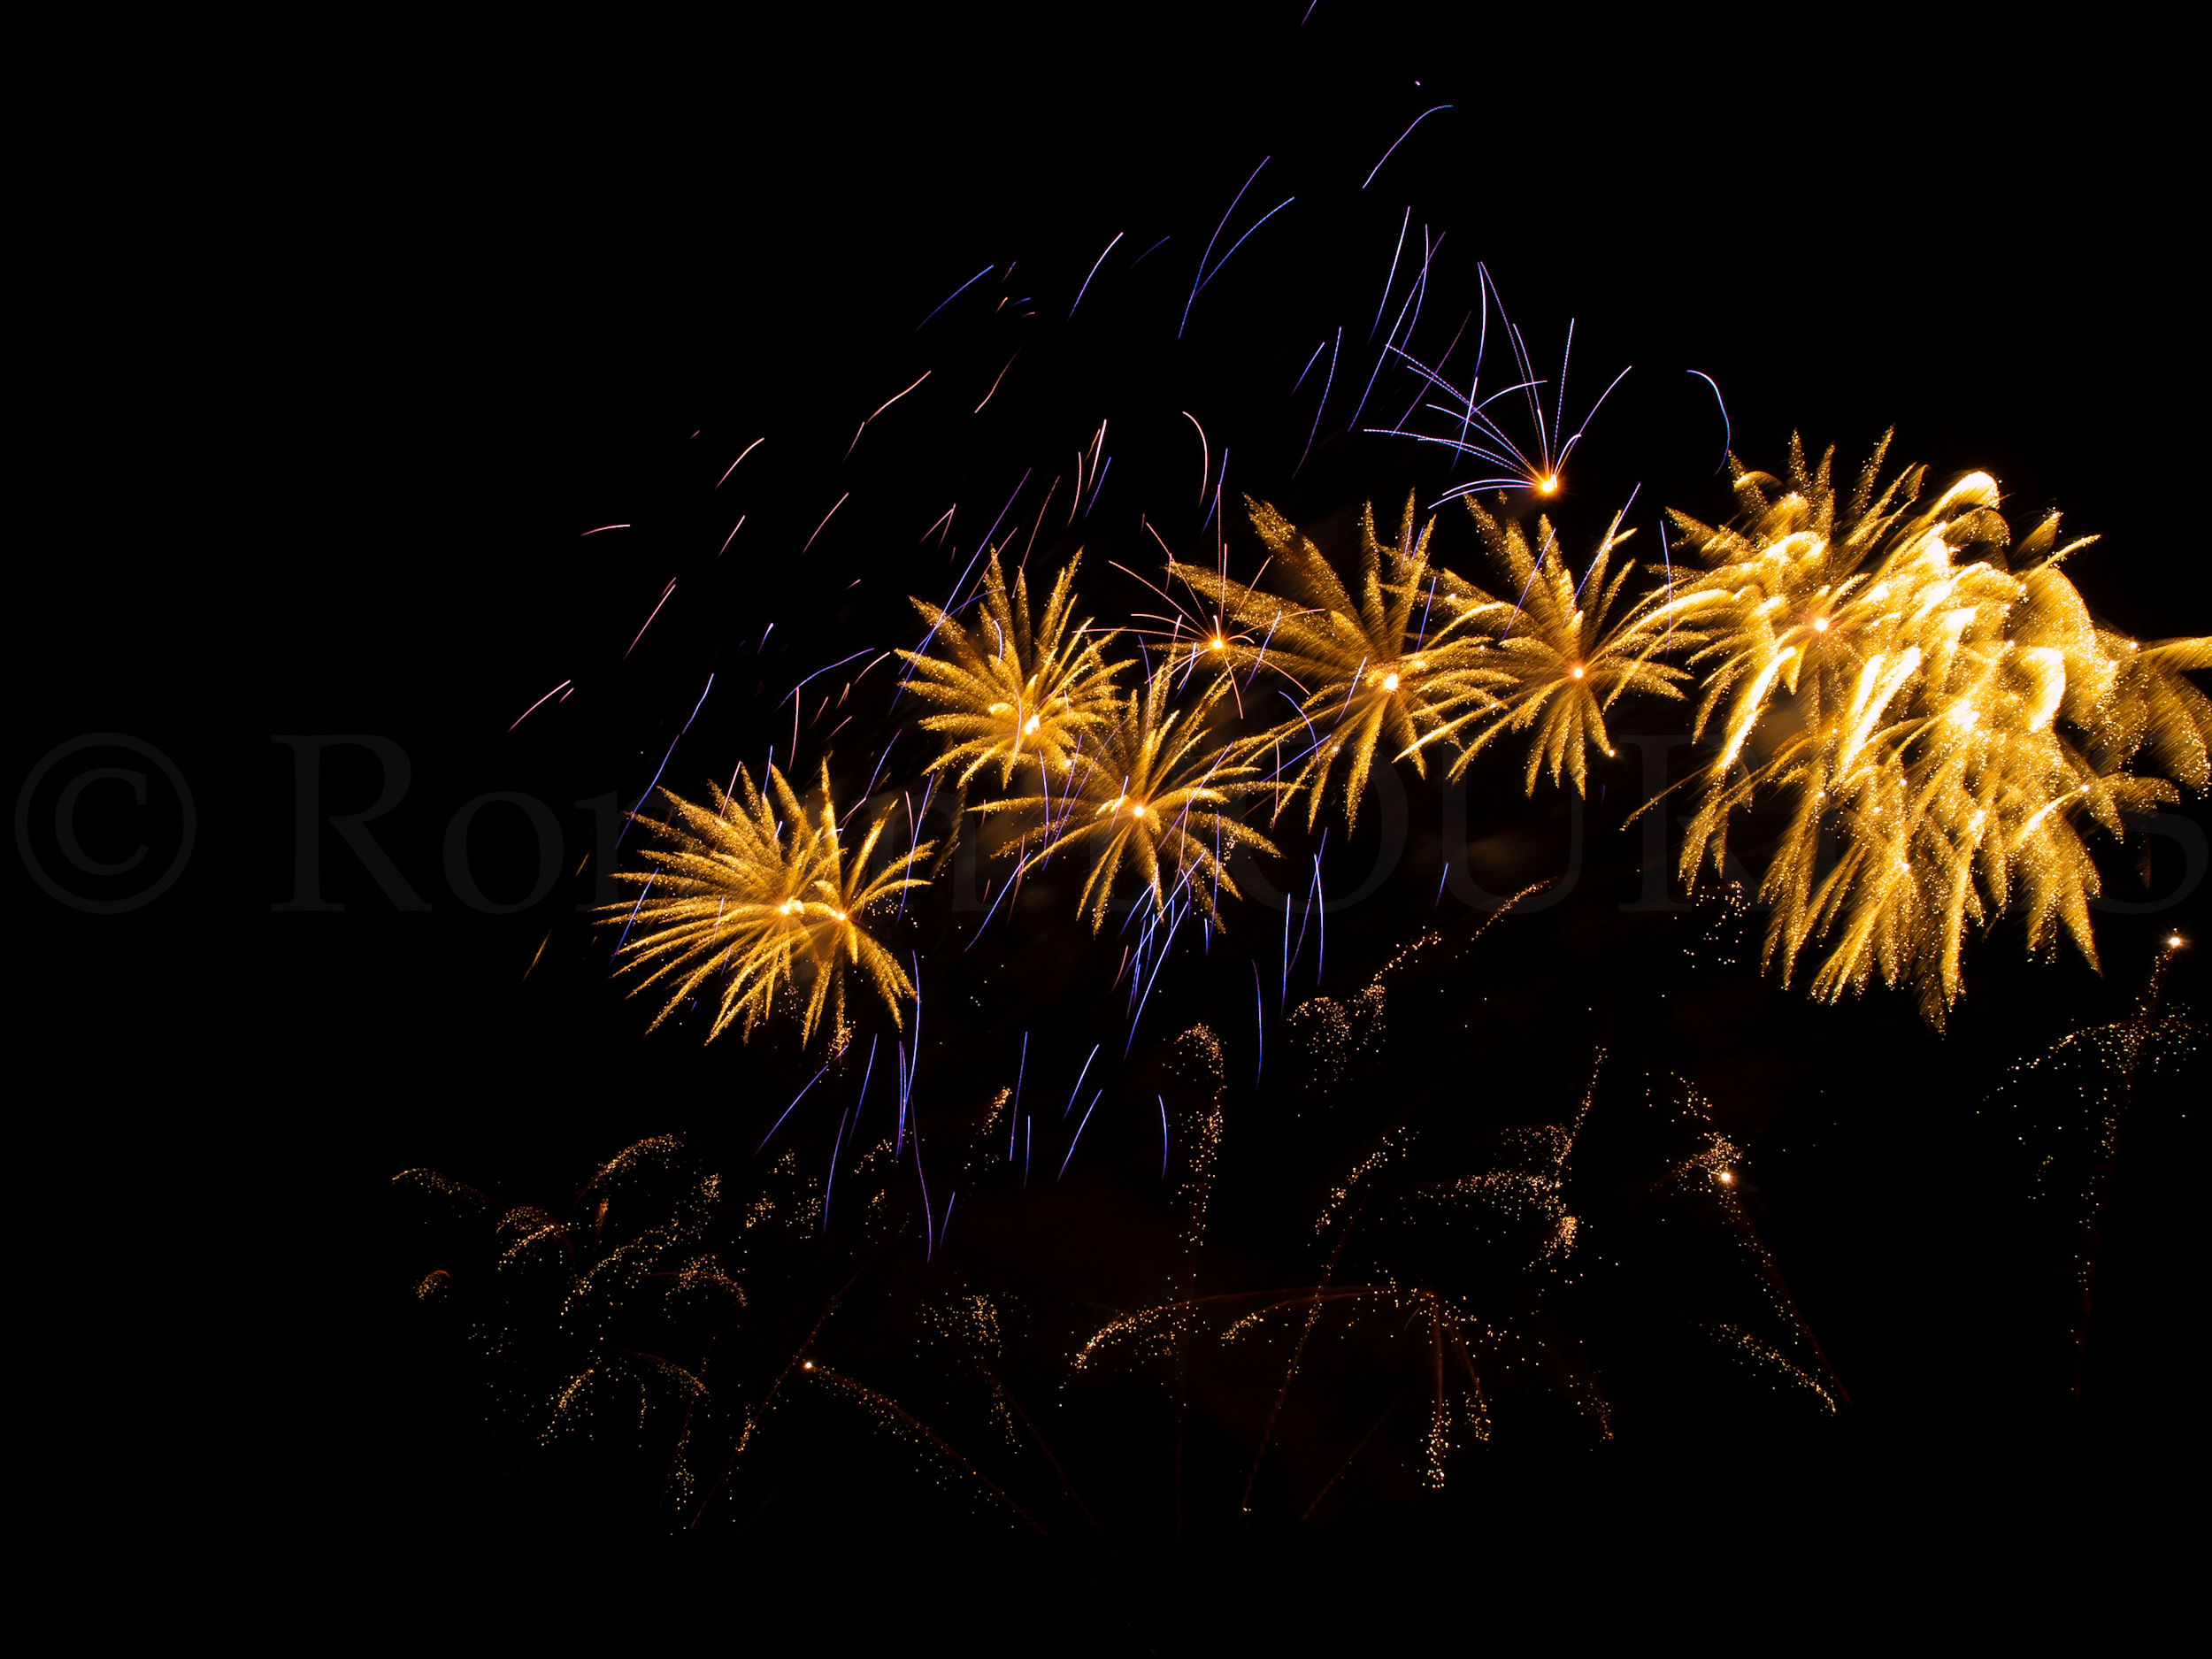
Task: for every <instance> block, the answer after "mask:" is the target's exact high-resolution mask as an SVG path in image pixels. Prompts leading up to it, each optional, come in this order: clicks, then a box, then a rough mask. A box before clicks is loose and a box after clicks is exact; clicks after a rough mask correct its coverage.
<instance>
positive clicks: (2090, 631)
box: [1638, 439, 2212, 1025]
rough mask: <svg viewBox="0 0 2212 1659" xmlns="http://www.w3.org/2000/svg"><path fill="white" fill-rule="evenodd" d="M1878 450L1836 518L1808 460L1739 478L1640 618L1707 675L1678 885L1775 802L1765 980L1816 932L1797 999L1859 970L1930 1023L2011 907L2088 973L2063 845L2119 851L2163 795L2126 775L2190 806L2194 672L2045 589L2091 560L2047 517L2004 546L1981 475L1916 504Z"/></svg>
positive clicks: (1826, 467)
mask: <svg viewBox="0 0 2212 1659" xmlns="http://www.w3.org/2000/svg"><path fill="white" fill-rule="evenodd" d="M1886 444H1887V440H1886V439H1885V440H1884V442H1883V446H1882V447H1878V448H1877V449H1876V450H1875V452H1874V455H1873V456H1872V457H1871V458H1870V460H1869V461H1868V463H1867V465H1866V466H1865V467H1864V468H1863V470H1862V472H1861V473H1860V475H1859V478H1858V480H1857V482H1856V484H1855V487H1854V488H1853V489H1852V491H1851V493H1850V494H1849V495H1848V496H1847V497H1841V498H1839V494H1838V492H1837V490H1836V489H1835V488H1834V486H1833V484H1832V479H1831V466H1832V459H1833V451H1832V450H1831V451H1830V452H1829V453H1828V454H1826V455H1824V456H1823V457H1822V458H1821V460H1820V462H1819V464H1818V465H1816V466H1813V467H1808V466H1807V465H1806V464H1805V458H1804V455H1803V451H1802V449H1801V447H1800V446H1799V445H1798V444H1797V443H1796V442H1795V441H1794V440H1793V441H1792V443H1791V447H1790V456H1789V465H1788V470H1787V476H1786V478H1784V479H1777V478H1774V477H1772V476H1770V474H1767V473H1763V472H1748V471H1746V470H1744V469H1743V468H1741V467H1740V466H1739V467H1738V468H1737V469H1736V479H1735V484H1736V491H1737V496H1738V500H1739V502H1740V503H1741V508H1742V511H1740V514H1739V516H1738V518H1737V520H1736V522H1734V523H1733V524H1732V525H1729V526H1718V527H1716V526H1708V525H1703V524H1701V523H1699V522H1698V521H1696V520H1695V519H1693V518H1688V517H1687V516H1686V515H1684V514H1680V513H1677V514H1675V515H1674V518H1675V522H1676V523H1677V525H1678V526H1679V527H1680V528H1681V530H1682V531H1683V532H1684V534H1685V536H1686V541H1687V550H1688V551H1690V552H1691V553H1693V554H1694V556H1696V557H1698V558H1699V559H1700V560H1701V562H1702V563H1704V564H1705V565H1707V566H1708V568H1707V569H1705V570H1704V571H1703V572H1699V573H1697V574H1694V575H1693V576H1691V577H1689V578H1687V579H1686V580H1682V581H1678V582H1677V583H1675V584H1674V586H1673V591H1672V592H1671V594H1669V595H1662V596H1660V597H1659V598H1658V599H1657V600H1655V602H1654V603H1651V604H1650V605H1648V606H1647V607H1646V608H1645V609H1644V611H1641V612H1640V616H1639V618H1638V621H1639V623H1640V626H1644V627H1646V628H1649V627H1651V626H1665V627H1670V628H1673V629H1676V630H1677V632H1676V635H1675V637H1676V638H1677V639H1678V640H1680V639H1682V638H1684V637H1686V636H1687V637H1689V638H1690V639H1691V641H1692V642H1693V644H1694V648H1695V649H1694V650H1693V651H1692V654H1691V657H1690V659H1689V660H1690V661H1691V662H1692V663H1693V664H1699V663H1703V664H1707V666H1706V669H1705V675H1704V678H1705V688H1704V695H1703V697H1702V699H1701V704H1700V708H1699V711H1698V719H1697V726H1696V730H1697V732H1698V733H1702V732H1703V731H1704V729H1705V727H1706V726H1707V724H1708V723H1709V721H1710V720H1712V718H1714V717H1715V715H1716V714H1717V713H1720V712H1721V710H1722V709H1723V705H1724V703H1725V712H1724V714H1722V717H1721V718H1722V727H1721V739H1722V741H1721V749H1720V754H1719V756H1718V757H1717V759H1716V760H1715V761H1714V762H1713V764H1711V765H1710V766H1709V768H1708V769H1707V770H1706V772H1704V774H1703V787H1702V794H1701V798H1700V801H1699V807H1698V811H1697V814H1696V816H1695V817H1694V819H1693V820H1692V822H1691V826H1690V829H1689V833H1688V836H1687V839H1686V841H1685V844H1684V847H1683V852H1682V871H1683V873H1684V875H1685V876H1686V877H1687V878H1689V879H1692V880H1693V881H1694V879H1695V875H1696V872H1697V870H1698V869H1699V868H1700V866H1701V864H1706V863H1709V864H1711V866H1712V868H1713V869H1714V870H1716V871H1720V870H1722V869H1723V868H1724V864H1725V861H1726V855H1727V833H1728V826H1729V822H1730V819H1731V818H1732V815H1733V814H1734V813H1735V812H1736V811H1737V810H1740V809H1743V808H1747V807H1749V806H1750V805H1751V804H1752V803H1753V802H1754V800H1755V798H1756V797H1757V796H1758V795H1760V794H1761V793H1762V792H1763V791H1772V792H1778V793H1781V794H1782V795H1785V797H1786V799H1787V801H1788V803H1789V811H1788V823H1787V827H1786V829H1785V830H1784V832H1783V835H1782V840H1781V843H1780V846H1779V847H1778V850H1777V852H1776V854H1775V856H1774V857H1773V859H1772V861H1771V862H1770V864H1769V865H1768V867H1767V871H1766V873H1765V876H1764V878H1763V880H1762V882H1761V884H1760V891H1761V895H1762V896H1763V897H1764V898H1765V899H1767V900H1768V901H1769V902H1770V903H1771V904H1772V905H1773V906H1774V910H1773V915H1772V917H1771V919H1770V922H1769V925H1768V929H1767V935H1766V941H1765V946H1764V959H1765V961H1766V962H1767V963H1768V964H1770V965H1771V964H1778V966H1779V969H1780V972H1781V975H1782V978H1783V980H1784V982H1785V983H1787V982H1788V980H1789V979H1790V978H1791V976H1792V973H1793V969H1794V967H1795V964H1796V963H1797V961H1798V958H1799V956H1801V953H1802V952H1803V951H1804V949H1806V948H1807V946H1808V945H1809V943H1810V942H1811V941H1813V940H1815V939H1820V940H1824V941H1825V940H1827V939H1829V938H1830V937H1831V936H1832V937H1833V939H1834V943H1833V946H1832V949H1830V950H1829V951H1828V954H1827V955H1826V956H1825V957H1824V960H1823V961H1822V962H1821V964H1820V965H1819V967H1818V969H1817V970H1816V972H1815V975H1814V978H1813V981H1812V990H1813V992H1814V994H1815V995H1817V996H1820V997H1823V998H1824V999H1827V1000H1830V1001H1833V1000H1834V999H1836V998H1837V997H1839V996H1840V995H1842V994H1843V993H1844V992H1845V991H1846V990H1852V991H1856V990H1859V989H1862V988H1863V987H1864V986H1865V985H1866V983H1867V982H1868V980H1869V979H1870V978H1871V977H1872V976H1873V975H1874V974H1875V973H1877V972H1878V973H1879V974H1880V975H1881V976H1882V979H1883V981H1884V983H1886V984H1889V985H1893V986H1894V985H1897V984H1900V983H1901V982H1907V981H1909V982H1910V984H1911V985H1912V987H1913V988H1914V990H1915V992H1916V995H1917V997H1918V1000H1919V1002H1920V1006H1921V1010H1922V1011H1923V1013H1924V1015H1925V1017H1926V1018H1928V1019H1929V1020H1930V1021H1931V1022H1932V1023H1933V1024H1936V1025H1941V1024H1942V1021H1943V1018H1944V1015H1945V1012H1946V1010H1948V1008H1949V1007H1950V1005H1951V1004H1952V1003H1953V1002H1955V1001H1956V1000H1957V998H1958V996H1959V995H1960V994H1961V992H1962V988H1963V987H1962V967H1961V955H1962V949H1963V946H1964V941H1965V939H1966V937H1967V935H1968V933H1969V932H1970V930H1971V929H1975V928H1979V927H1985V926H1989V925H1992V924H1993V922H1994V920H1995V918H1996V917H1997V916H1998V915H2000V914H2002V913H2003V912H2004V911H2005V910H2008V908H2011V907H2012V906H2014V905H2015V904H2017V905H2018V906H2019V907H2020V908H2021V909H2022V910H2023V911H2024V918H2025V926H2026V933H2027V940H2028V944H2029V948H2030V949H2031V950H2044V949H2050V948H2052V947H2055V943H2056V941H2057V937H2058V934H2059V933H2060V931H2061V930H2062V931H2063V932H2064V933H2066V934H2067V936H2069V937H2070V938H2071V939H2072V940H2073V941H2074V942H2075V944H2076V946H2077V947H2078V949H2080V950H2081V951H2082V953H2083V955H2084V956H2086V957H2087V958H2088V959H2089V960H2090V961H2091V962H2092V963H2094V962H2095V961H2096V947H2095V942H2094V941H2093V937H2092V934H2091V929H2090V920H2089V901H2090V900H2091V899H2092V898H2093V897H2094V896H2096V895H2097V893H2098V890H2099V884H2098V876H2097V871H2096V866H2095V864H2094V863H2093V861H2092V859H2091V856H2090V854H2089V849H2088V848H2087V846H2086V845H2085V842H2084V841H2083V838H2082V828H2083V826H2084V824H2085V823H2087V822H2093V823H2096V824H2099V825H2101V826H2103V827H2104V828H2105V829H2106V830H2108V831H2109V832H2110V833H2112V834H2114V835H2115V836H2116V837H2117V836H2120V835H2122V834H2124V823H2123V820H2122V818H2121V814H2122V812H2123V811H2125V810H2143V809H2147V808H2149V807H2152V806H2155V805H2158V804H2161V803H2169V802H2171V801H2174V800H2176V799H2177V794H2176V791H2175V790H2174V788H2173V787H2172V785H2171V784H2170V783H2168V782H2167V781H2166V780H2164V779H2162V778H2158V777H2146V776H2139V775H2135V774H2133V773H2131V772H2129V771H2128V770H2127V768H2128V767H2129V766H2130V765H2131V764H2132V763H2133V762H2134V761H2135V760H2136V759H2137V758H2139V757H2142V758H2147V759H2149V760H2151V761H2153V762H2154V763H2156V764H2159V765H2160V766H2162V768H2164V769H2165V770H2166V771H2167V772H2169V773H2170V775H2172V776H2173V777H2175V778H2177V779H2178V780H2181V781H2182V782H2184V783H2186V784H2188V785H2190V786H2191V787H2203V784H2204V782H2205V780H2206V770H2207V768H2206V758H2205V757H2206V747H2207V743H2208V741H2212V703H2208V702H2207V700H2206V699H2205V697H2204V695H2203V694H2202V693H2200V692H2199V691H2198V690H2197V689H2196V687H2194V686H2193V685H2191V684H2190V683H2189V682H2188V681H2187V680H2184V679H2183V678H2181V674H2182V672H2183V671H2185V670H2188V669H2193V668H2202V667H2205V666H2207V665H2208V664H2212V641H2206V640H2201V639H2181V640H2167V641H2158V642H2155V643H2154V644H2150V645H2144V644H2141V643H2140V642H2139V641H2133V640H2130V639H2127V638H2125V637H2124V635H2121V634H2118V633H2116V631H2114V630H2112V629H2109V628H2105V627H2100V626H2098V625H2096V623H2095V622H2094V621H2093V619H2092V618H2091V617H2090V614H2089V611H2088V608H2087V606H2086V605H2085V603H2083V601H2082V598H2081V595H2080V594H2079V593H2078V591H2077V590H2076V589H2075V588H2074V587H2073V585H2072V583H2071V582H2070V581H2069V580H2067V579H2066V578H2065V577H2064V576H2063V575H2062V574H2061V573H2060V572H2059V571H2058V569H2057V568H2056V567H2057V565H2058V564H2059V562H2060V561H2061V560H2062V559H2064V558H2065V557H2068V556H2069V555H2070V554H2071V553H2073V552H2075V551H2077V550H2078V549H2081V548H2083V547H2085V546H2087V545H2088V544H2089V542H2090V541H2093V540H2094V538H2085V539H2083V540H2080V541H2073V542H2070V543H2069V544H2067V545H2065V546H2061V545H2060V544H2059V541H2058V522H2059V521H2058V515H2057V514H2055V513H2053V514H2051V515H2049V516H2048V517H2047V518H2045V519H2044V520H2043V521H2042V522H2041V523H2040V524H2039V525H2038V526H2036V528H2035V529H2034V530H2033V531H2032V532H2031V533H2030V534H2028V535H2026V536H2024V537H2023V538H2022V539H2021V540H2020V541H2019V542H2018V543H2017V544H2016V545H2015V544H2014V543H2013V541H2012V537H2011V533H2010V529H2009V526H2008V525H2007V523H2006V521H2005V519H2004V518H2003V517H2002V515H2001V513H2000V512H1999V511H1998V508H1999V505H2000V501H2001V497H2000V495H1999V491H1998V488H1997V484H1996V480H1993V479H1992V478H1991V477H1990V476H1989V475H1988V474H1986V473H1984V472H1970V473H1968V474H1966V475H1965V476H1964V477H1962V478H1961V479H1960V480H1958V481H1957V482H1956V483H1955V484H1953V485H1951V486H1950V487H1949V488H1947V489H1946V490H1944V491H1942V492H1941V493H1940V494H1939V495H1937V496H1935V497H1934V498H1933V499H1932V501H1930V502H1928V503H1926V504H1924V505H1916V503H1917V501H1918V497H1919V495H1920V491H1921V488H1922V486H1923V483H1924V476H1925V469H1924V468H1921V467H1912V468H1908V469H1906V470H1904V471H1903V472H1900V473H1899V474H1897V475H1896V476H1895V477H1893V478H1892V479H1891V480H1889V481H1888V483H1887V484H1886V485H1883V486H1881V487H1880V488H1877V484H1878V472H1879V468H1880V465H1881V461H1882V457H1883V454H1884V450H1885V449H1886ZM1685 631H1686V634H1685ZM1785 698H1786V699H1787V700H1788V703H1787V706H1786V707H1785V706H1784V704H1783V700H1784V699H1785ZM2062 728H2067V729H2070V731H2071V733H2072V734H2073V737H2072V740H2071V741H2070V738H2069V736H2068V735H2066V734H2065V732H2064V731H2062ZM1768 736H1770V739H1771V741H1770V746H1768V747H1765V748H1763V747H1762V742H1761V740H1762V738H1763V737H1768ZM1747 756H1748V758H1747ZM1830 838H1832V841H1833V845H1834V856H1833V862H1832V865H1831V867H1830V868H1828V870H1827V871H1826V872H1825V873H1824V874H1823V872H1822V870H1821V864H1822V862H1823V845H1824V841H1827V840H1829V839H1830Z"/></svg>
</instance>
